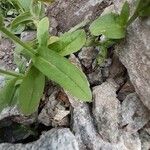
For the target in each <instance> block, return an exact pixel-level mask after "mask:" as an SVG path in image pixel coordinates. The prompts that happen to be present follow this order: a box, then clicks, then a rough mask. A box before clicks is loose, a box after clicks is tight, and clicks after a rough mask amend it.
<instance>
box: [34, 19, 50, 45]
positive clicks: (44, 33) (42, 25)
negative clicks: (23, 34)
mask: <svg viewBox="0 0 150 150" xmlns="http://www.w3.org/2000/svg"><path fill="white" fill-rule="evenodd" d="M48 30H49V20H48V18H47V17H45V18H43V19H42V20H41V21H40V22H39V23H38V26H37V39H38V43H39V46H46V47H47V41H48V38H49V31H48Z"/></svg>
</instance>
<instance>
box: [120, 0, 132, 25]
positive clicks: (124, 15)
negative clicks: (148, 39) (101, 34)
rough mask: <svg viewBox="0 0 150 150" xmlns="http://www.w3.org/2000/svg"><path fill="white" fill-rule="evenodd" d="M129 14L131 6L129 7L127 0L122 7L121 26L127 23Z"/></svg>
mask: <svg viewBox="0 0 150 150" xmlns="http://www.w3.org/2000/svg"><path fill="white" fill-rule="evenodd" d="M129 16H130V7H129V3H128V2H127V1H126V2H125V3H124V5H123V7H122V10H121V14H120V17H119V21H120V25H121V26H126V25H127V22H128V19H129Z"/></svg>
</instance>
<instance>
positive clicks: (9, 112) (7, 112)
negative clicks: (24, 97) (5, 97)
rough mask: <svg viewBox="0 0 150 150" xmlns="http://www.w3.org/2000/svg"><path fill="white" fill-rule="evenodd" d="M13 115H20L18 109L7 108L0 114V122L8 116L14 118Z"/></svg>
mask: <svg viewBox="0 0 150 150" xmlns="http://www.w3.org/2000/svg"><path fill="white" fill-rule="evenodd" d="M15 115H20V113H19V111H18V109H17V108H16V106H15V107H7V108H4V109H3V110H2V112H0V120H2V119H4V118H6V117H10V116H15Z"/></svg>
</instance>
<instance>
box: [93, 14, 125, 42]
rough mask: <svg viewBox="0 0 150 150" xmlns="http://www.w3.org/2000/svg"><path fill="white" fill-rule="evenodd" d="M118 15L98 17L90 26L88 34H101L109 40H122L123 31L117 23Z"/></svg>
mask: <svg viewBox="0 0 150 150" xmlns="http://www.w3.org/2000/svg"><path fill="white" fill-rule="evenodd" d="M118 18H119V15H117V14H114V13H110V14H106V15H104V16H101V17H99V18H98V19H96V20H95V21H94V22H93V23H92V24H91V25H90V32H91V33H92V35H94V36H99V35H101V34H103V35H105V36H106V37H107V38H109V39H122V38H124V37H125V29H124V28H123V27H122V26H121V25H120V24H119V23H118Z"/></svg>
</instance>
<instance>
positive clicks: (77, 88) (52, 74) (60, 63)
mask: <svg viewBox="0 0 150 150" xmlns="http://www.w3.org/2000/svg"><path fill="white" fill-rule="evenodd" d="M41 51H43V50H41ZM44 52H45V53H43V54H42V56H37V57H36V58H35V60H34V66H35V67H36V68H38V69H39V70H40V71H41V72H42V73H43V74H44V75H46V76H47V77H48V78H49V79H50V80H52V81H55V82H56V83H58V84H59V85H60V86H62V87H63V88H64V89H65V90H67V91H68V92H70V93H71V94H72V95H73V96H76V97H77V98H79V99H80V100H83V101H88V102H90V101H91V99H92V96H91V91H90V88H89V83H88V81H87V79H86V76H85V75H84V74H83V72H81V71H80V70H79V69H78V68H77V67H76V66H74V65H73V64H71V63H70V62H69V61H68V60H67V59H66V58H64V57H62V56H60V55H59V54H58V53H56V52H55V51H52V50H49V49H48V48H44Z"/></svg>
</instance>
